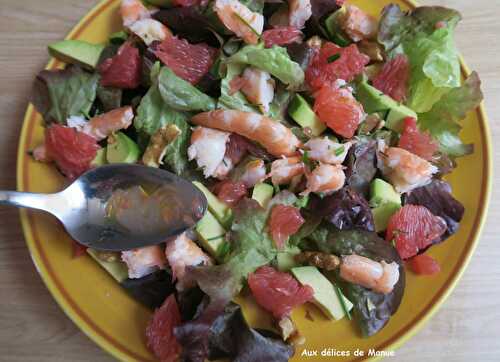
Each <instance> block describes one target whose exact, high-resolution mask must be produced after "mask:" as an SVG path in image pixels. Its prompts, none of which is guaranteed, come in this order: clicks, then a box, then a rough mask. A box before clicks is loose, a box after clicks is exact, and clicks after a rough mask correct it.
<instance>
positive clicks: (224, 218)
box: [193, 181, 233, 228]
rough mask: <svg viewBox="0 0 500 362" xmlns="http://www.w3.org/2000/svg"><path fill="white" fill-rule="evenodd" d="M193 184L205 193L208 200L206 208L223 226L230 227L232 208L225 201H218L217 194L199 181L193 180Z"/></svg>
mask: <svg viewBox="0 0 500 362" xmlns="http://www.w3.org/2000/svg"><path fill="white" fill-rule="evenodd" d="M193 184H194V185H195V186H196V187H197V188H199V189H200V191H201V192H203V194H204V195H205V197H206V198H207V201H208V210H210V212H211V213H212V214H213V215H214V216H215V217H216V219H217V220H219V222H220V223H221V224H222V226H224V227H225V228H229V227H231V221H232V219H233V210H231V208H230V207H229V206H227V205H226V204H225V203H223V202H222V201H220V200H219V199H218V198H217V196H215V195H214V194H213V193H211V192H210V190H209V189H207V188H206V187H205V186H204V185H203V184H202V183H201V182H198V181H194V182H193Z"/></svg>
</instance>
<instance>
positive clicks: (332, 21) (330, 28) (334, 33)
mask: <svg viewBox="0 0 500 362" xmlns="http://www.w3.org/2000/svg"><path fill="white" fill-rule="evenodd" d="M346 13H347V8H346V7H345V6H342V7H341V8H340V9H338V10H337V11H335V12H333V13H332V14H331V15H329V16H328V17H327V18H326V19H325V27H326V31H327V33H328V36H329V39H330V40H331V41H333V42H334V43H336V44H338V45H340V46H343V47H346V46H348V45H349V44H351V40H350V39H349V37H348V36H347V35H346V33H345V32H344V31H343V30H342V28H341V26H340V22H341V20H342V18H343V17H344V16H345V15H346Z"/></svg>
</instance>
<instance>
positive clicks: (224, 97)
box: [218, 63, 259, 113]
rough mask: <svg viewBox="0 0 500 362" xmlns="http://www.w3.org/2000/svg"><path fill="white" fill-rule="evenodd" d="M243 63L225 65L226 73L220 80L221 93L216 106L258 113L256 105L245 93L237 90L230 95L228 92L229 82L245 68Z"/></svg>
mask: <svg viewBox="0 0 500 362" xmlns="http://www.w3.org/2000/svg"><path fill="white" fill-rule="evenodd" d="M245 67H246V66H245V64H237V63H229V64H227V67H226V75H225V77H224V78H223V79H222V82H221V87H220V88H221V95H220V97H219V103H218V106H219V107H221V108H229V109H236V110H239V111H244V112H256V113H259V111H258V110H257V108H256V107H254V106H253V105H252V104H251V103H250V102H249V101H248V100H247V98H246V97H245V95H244V94H243V93H242V92H240V91H238V92H235V93H233V94H232V95H230V94H229V92H230V88H231V87H230V86H229V82H231V80H232V79H233V78H234V77H236V76H238V75H240V74H241V73H243V70H244V69H245Z"/></svg>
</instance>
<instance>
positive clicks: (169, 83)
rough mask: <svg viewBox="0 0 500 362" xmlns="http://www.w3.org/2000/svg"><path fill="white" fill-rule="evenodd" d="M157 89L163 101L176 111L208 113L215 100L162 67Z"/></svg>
mask: <svg viewBox="0 0 500 362" xmlns="http://www.w3.org/2000/svg"><path fill="white" fill-rule="evenodd" d="M158 89H159V91H160V94H161V97H162V98H163V101H164V102H165V103H166V104H167V105H168V106H170V107H171V108H173V109H176V110H178V111H210V110H212V109H215V100H214V99H213V98H211V97H209V96H207V95H206V94H205V93H203V92H201V91H200V90H198V88H196V87H195V86H193V85H192V84H191V83H189V82H186V81H185V80H184V79H181V78H179V77H178V76H177V75H175V73H174V72H173V71H172V70H170V68H168V67H162V68H161V70H160V74H159V75H158Z"/></svg>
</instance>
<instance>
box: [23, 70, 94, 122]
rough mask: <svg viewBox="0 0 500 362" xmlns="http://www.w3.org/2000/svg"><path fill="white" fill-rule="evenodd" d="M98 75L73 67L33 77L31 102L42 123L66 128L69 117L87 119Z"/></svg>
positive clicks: (41, 73)
mask: <svg viewBox="0 0 500 362" xmlns="http://www.w3.org/2000/svg"><path fill="white" fill-rule="evenodd" d="M98 82H99V75H98V74H97V73H88V72H86V71H84V70H82V69H81V68H80V67H78V66H76V65H70V66H68V67H66V68H65V69H58V70H43V71H41V72H40V73H39V74H38V76H37V77H36V81H35V88H34V94H33V99H32V102H33V104H34V105H35V107H36V108H37V110H38V111H39V112H40V113H41V114H42V116H43V118H44V120H45V122H46V123H52V122H57V123H60V124H66V120H67V119H68V117H70V116H82V117H89V112H90V108H91V107H92V104H93V103H94V100H95V98H96V93H97V85H98Z"/></svg>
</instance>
